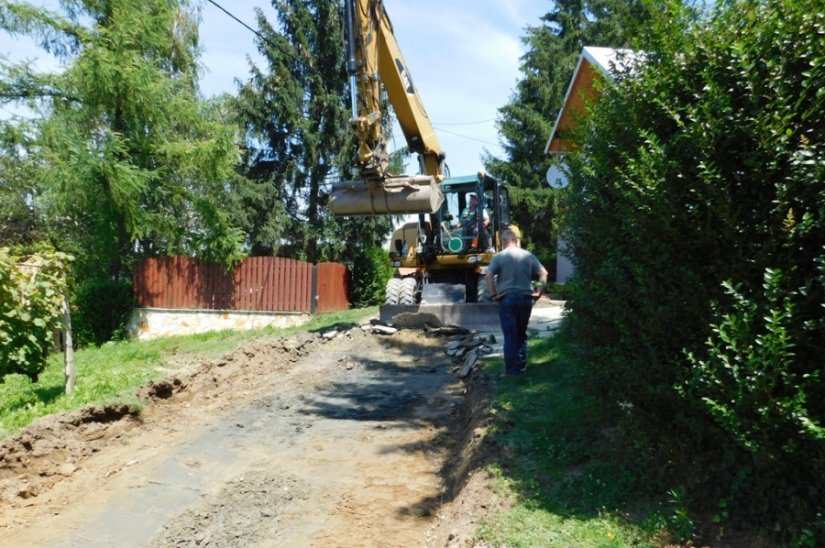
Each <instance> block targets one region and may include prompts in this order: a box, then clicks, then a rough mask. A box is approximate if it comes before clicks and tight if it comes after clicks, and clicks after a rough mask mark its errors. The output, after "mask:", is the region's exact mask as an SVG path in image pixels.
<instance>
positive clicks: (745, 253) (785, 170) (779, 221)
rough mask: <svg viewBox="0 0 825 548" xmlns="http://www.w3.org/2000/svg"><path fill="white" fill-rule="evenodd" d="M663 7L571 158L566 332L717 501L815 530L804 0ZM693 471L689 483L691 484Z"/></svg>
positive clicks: (824, 454)
mask: <svg viewBox="0 0 825 548" xmlns="http://www.w3.org/2000/svg"><path fill="white" fill-rule="evenodd" d="M665 4H666V5H667V8H668V9H667V10H665V11H663V12H662V17H661V18H660V19H659V20H658V21H656V22H655V23H654V24H653V25H652V26H651V28H652V32H651V36H650V37H649V39H648V41H647V43H646V44H645V47H644V51H645V52H644V54H643V55H641V56H639V57H637V58H636V61H635V62H634V63H630V67H631V68H629V69H626V70H624V72H623V73H621V74H620V75H619V77H618V78H617V80H616V81H615V83H614V84H613V85H606V86H605V89H604V90H603V91H604V92H603V94H602V97H601V99H600V101H599V102H598V104H597V105H596V106H595V107H594V108H593V110H592V118H591V123H590V124H589V125H588V126H587V127H586V131H583V132H582V134H581V136H580V137H581V145H582V146H581V148H580V152H579V153H578V154H576V155H574V156H573V157H572V158H570V161H571V165H572V166H573V176H572V178H571V188H570V190H569V191H568V195H567V196H566V200H565V205H564V209H563V211H564V223H565V227H566V228H565V230H566V232H567V239H568V241H569V242H570V243H571V246H572V250H573V253H574V256H575V259H574V262H575V267H576V276H575V281H574V282H573V285H574V291H573V295H572V296H571V297H570V300H569V301H568V306H569V308H570V315H569V321H568V324H567V333H568V335H570V336H571V340H572V341H575V344H574V349H575V356H574V357H575V359H576V360H578V361H579V363H581V365H582V366H584V367H589V368H590V369H591V371H592V372H593V374H594V378H595V379H596V383H595V387H596V388H597V389H598V390H599V392H600V393H601V394H602V395H603V396H604V397H607V398H609V399H610V400H611V401H615V402H621V403H622V404H623V405H624V404H625V403H630V404H633V407H634V409H635V410H636V414H637V416H639V417H641V418H643V419H644V422H645V423H646V424H647V425H648V426H649V428H650V431H651V432H653V433H654V435H662V434H665V433H668V432H669V433H673V432H678V433H680V434H681V435H683V436H689V439H690V443H689V444H687V445H689V446H691V447H692V448H693V450H695V451H696V452H697V453H702V454H703V457H702V458H703V459H705V461H704V462H708V463H709V464H708V467H707V469H706V470H705V471H704V475H703V476H702V477H699V478H697V481H704V482H706V483H705V485H704V487H705V488H706V489H707V488H708V486H710V485H713V486H715V487H714V489H713V490H712V492H713V493H715V496H716V503H717V504H718V510H719V512H718V514H717V517H718V518H719V519H724V518H725V517H727V518H728V519H730V520H732V521H735V523H737V524H739V525H742V524H748V523H752V524H757V525H760V526H763V527H765V526H766V527H768V528H769V529H771V530H773V531H775V532H776V531H778V532H779V534H780V535H782V536H784V537H785V538H795V539H797V540H804V541H812V542H813V539H816V538H819V536H820V535H823V534H825V525H824V524H825V518H823V513H822V512H823V510H822V509H823V508H825V487H823V486H825V430H823V424H825V379H823V364H825V308H823V307H825V144H824V143H823V136H825V91H823V90H825V15H823V13H824V12H823V4H822V1H821V0H729V1H726V2H723V3H720V4H719V6H718V7H717V9H716V11H715V12H713V13H712V14H711V15H709V16H708V17H707V18H706V19H704V20H703V21H702V22H701V23H698V24H691V23H687V22H686V21H688V20H689V18H687V17H686V14H685V13H684V12H679V10H678V9H676V8H674V5H675V3H665ZM697 487H698V486H697Z"/></svg>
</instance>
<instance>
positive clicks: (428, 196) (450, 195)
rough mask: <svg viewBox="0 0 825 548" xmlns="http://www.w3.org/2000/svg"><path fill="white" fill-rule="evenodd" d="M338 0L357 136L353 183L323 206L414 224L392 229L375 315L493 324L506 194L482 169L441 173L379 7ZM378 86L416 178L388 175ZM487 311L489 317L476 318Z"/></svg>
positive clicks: (373, 1) (440, 159)
mask: <svg viewBox="0 0 825 548" xmlns="http://www.w3.org/2000/svg"><path fill="white" fill-rule="evenodd" d="M344 1H345V8H346V9H345V12H346V21H345V28H346V38H347V71H348V73H349V75H350V88H351V93H352V97H351V102H352V113H353V116H352V120H351V125H352V128H353V130H354V131H355V134H356V135H357V137H358V143H359V149H358V162H359V165H358V168H359V177H360V179H359V180H355V181H341V182H338V183H335V184H334V185H333V188H332V195H331V199H330V208H331V210H332V212H333V214H335V215H339V216H352V215H411V214H412V215H418V220H417V221H415V222H407V223H405V224H403V225H402V226H401V227H399V228H397V229H396V230H395V231H394V233H393V236H392V239H391V242H390V247H391V251H390V261H391V262H392V265H393V266H394V267H395V268H396V271H395V276H394V277H393V278H392V279H391V280H390V281H389V283H388V284H387V288H386V300H385V305H384V306H382V307H381V317H382V319H388V318H390V317H391V316H392V315H394V314H397V313H398V312H403V311H409V310H411V309H415V310H418V311H423V310H427V311H429V312H431V313H434V314H436V315H437V316H439V317H440V318H441V319H442V320H443V321H445V322H446V323H452V324H456V325H462V326H464V327H473V325H472V324H476V323H481V324H485V325H486V324H487V323H489V322H497V317H496V316H495V305H493V304H491V303H490V298H489V295H488V294H487V286H486V284H485V283H484V282H483V276H484V271H485V269H486V266H487V265H489V263H490V261H491V260H492V257H493V254H494V253H495V252H496V251H497V250H499V249H500V244H499V234H500V233H501V230H503V229H504V228H508V227H511V225H510V214H509V211H510V209H509V202H508V198H507V189H506V187H505V185H504V184H503V183H502V182H500V181H498V180H497V179H495V178H493V177H491V176H489V175H487V174H485V173H483V172H479V173H477V174H474V175H468V176H462V177H448V176H447V174H448V170H447V168H446V165H445V162H444V159H445V154H444V151H443V150H442V149H441V145H440V144H439V142H438V138H437V136H436V134H435V130H434V129H433V126H432V123H431V122H430V119H429V117H428V116H427V112H426V110H425V108H424V104H423V103H422V101H421V97H420V96H419V94H418V92H417V90H416V89H415V87H414V85H413V81H412V78H411V77H410V73H409V70H408V69H407V66H406V63H405V62H404V58H403V56H402V54H401V49H400V48H399V46H398V43H397V41H396V39H395V35H394V33H393V29H392V24H391V23H390V19H389V17H388V16H387V12H386V10H385V9H384V5H383V3H382V2H381V0H344ZM382 89H383V90H384V91H386V94H387V98H388V100H389V102H390V103H391V104H392V107H393V110H394V111H395V115H396V118H397V120H398V124H399V125H400V127H401V130H402V132H403V133H404V138H405V140H406V142H407V146H408V147H409V149H410V150H411V151H412V152H415V153H417V154H418V159H419V166H420V172H421V173H420V174H416V175H398V174H392V173H390V172H389V163H390V162H389V160H390V155H389V151H388V145H387V138H386V135H385V132H384V129H383V125H382V112H381V91H382ZM473 198H475V200H473V204H474V205H475V208H474V209H472V210H471V209H470V206H471V200H472V199H473ZM468 211H469V212H471V213H472V214H471V215H469V216H468ZM467 303H470V304H472V305H477V306H469V304H467ZM465 305H466V306H465ZM468 306H469V308H468ZM428 307H429V308H428ZM485 314H486V316H491V315H492V318H491V317H481V315H485ZM474 318H475V319H474Z"/></svg>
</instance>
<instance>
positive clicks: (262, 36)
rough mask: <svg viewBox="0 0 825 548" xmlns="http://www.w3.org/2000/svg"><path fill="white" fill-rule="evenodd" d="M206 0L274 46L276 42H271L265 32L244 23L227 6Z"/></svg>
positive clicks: (212, 0)
mask: <svg viewBox="0 0 825 548" xmlns="http://www.w3.org/2000/svg"><path fill="white" fill-rule="evenodd" d="M206 1H207V2H209V3H210V4H212V5H213V6H215V7H216V8H218V9H219V10H221V11H222V12H224V13H225V14H226V15H228V16H229V17H231V18H232V19H234V20H235V21H237V22H238V23H240V24H241V25H242V26H244V27H246V29H247V30H248V31H250V32H252V33H254V34H255V35H256V36H257V37H258V38H260V39H261V40H263V41H264V42H266V43H267V44H269V45H270V46H274V44H273V43H272V42H270V41H269V39H268V38H267V37H266V36H264V35H263V34H261V33H260V32H258V31H257V30H255V29H253V28H252V27H250V26H249V25H247V24H246V23H244V22H243V21H241V20H240V19H239V18H238V17H236V16H235V15H234V14H233V13H230V12H229V10H227V9H226V8H224V7H223V6H221V5H220V4H218V3H217V2H215V1H214V0H206Z"/></svg>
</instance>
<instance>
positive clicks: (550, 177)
mask: <svg viewBox="0 0 825 548" xmlns="http://www.w3.org/2000/svg"><path fill="white" fill-rule="evenodd" d="M547 184H548V185H550V188H555V189H556V190H561V189H562V188H567V185H569V184H570V182H569V181H568V180H567V175H565V173H564V172H563V171H562V170H561V168H560V167H559V166H557V165H552V166H550V167H549V168H547Z"/></svg>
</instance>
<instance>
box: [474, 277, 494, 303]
mask: <svg viewBox="0 0 825 548" xmlns="http://www.w3.org/2000/svg"><path fill="white" fill-rule="evenodd" d="M476 296H477V300H476V302H479V303H491V302H493V299H491V298H490V290H489V289H487V280H486V279H485V276H484V275H481V274H480V275H479V276H478V283H477V287H476Z"/></svg>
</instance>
